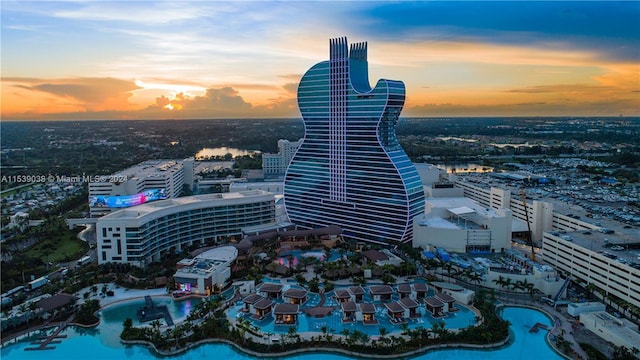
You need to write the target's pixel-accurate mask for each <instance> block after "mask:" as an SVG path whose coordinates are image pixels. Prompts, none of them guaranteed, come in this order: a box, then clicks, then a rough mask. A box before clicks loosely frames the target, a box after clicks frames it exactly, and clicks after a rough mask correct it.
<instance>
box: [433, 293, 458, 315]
mask: <svg viewBox="0 0 640 360" xmlns="http://www.w3.org/2000/svg"><path fill="white" fill-rule="evenodd" d="M436 298H438V300H440V301H442V302H443V303H445V304H446V305H447V306H446V307H445V311H447V312H454V311H458V308H456V307H455V302H456V299H454V298H453V296H451V295H449V294H447V293H444V292H441V293H437V294H436Z"/></svg>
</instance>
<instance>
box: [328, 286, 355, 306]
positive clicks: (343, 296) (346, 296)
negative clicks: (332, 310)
mask: <svg viewBox="0 0 640 360" xmlns="http://www.w3.org/2000/svg"><path fill="white" fill-rule="evenodd" d="M333 297H334V298H335V299H336V301H337V302H338V304H341V303H344V302H347V301H352V299H351V293H350V292H349V290H345V289H336V290H334V291H333Z"/></svg>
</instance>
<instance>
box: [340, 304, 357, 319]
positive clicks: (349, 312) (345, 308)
mask: <svg viewBox="0 0 640 360" xmlns="http://www.w3.org/2000/svg"><path fill="white" fill-rule="evenodd" d="M340 307H341V308H342V319H341V320H342V322H343V323H345V322H346V323H350V322H354V321H356V310H357V307H356V303H355V302H353V301H345V302H343V303H342V305H340Z"/></svg>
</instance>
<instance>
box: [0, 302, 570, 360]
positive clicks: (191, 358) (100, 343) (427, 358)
mask: <svg viewBox="0 0 640 360" xmlns="http://www.w3.org/2000/svg"><path fill="white" fill-rule="evenodd" d="M185 306H186V305H185ZM183 310H186V309H185V308H182V310H181V311H183ZM114 311H116V312H117V311H122V309H120V310H117V308H114V309H106V310H104V311H103V312H104V313H103V314H101V315H102V320H103V321H102V322H101V324H100V325H99V326H98V327H97V328H95V329H89V330H84V329H79V328H69V329H68V330H66V331H65V332H64V334H67V335H68V337H67V338H64V339H62V342H61V343H60V344H55V349H54V350H42V351H25V350H24V348H26V347H31V346H32V345H31V344H30V341H31V340H30V339H29V340H27V339H25V340H22V341H21V342H18V343H15V344H10V345H7V346H5V347H3V348H2V352H1V356H0V357H1V358H2V359H3V360H32V359H33V360H42V359H65V360H67V359H73V358H81V359H91V360H101V359H131V360H157V359H163V358H164V359H171V360H174V359H175V360H196V359H205V358H216V359H224V360H240V359H254V358H253V357H250V356H247V355H245V354H242V353H240V352H237V351H236V350H234V348H232V347H231V346H228V345H225V344H207V345H202V346H199V347H197V348H195V349H191V350H189V351H187V352H185V353H183V354H181V355H177V356H172V357H158V356H156V355H154V354H153V353H152V352H151V351H150V350H149V349H147V348H146V347H143V346H124V345H122V344H120V342H119V341H117V339H118V336H119V335H120V330H121V325H120V326H116V325H115V324H116V323H120V324H121V323H122V320H121V316H122V315H123V314H117V313H114ZM502 316H503V317H504V318H505V319H507V320H509V321H510V322H511V334H512V336H513V341H512V342H511V343H510V344H509V345H506V346H504V347H502V348H499V349H496V350H465V349H454V350H446V349H445V350H438V351H431V352H428V353H425V354H422V355H420V356H416V357H413V358H412V359H416V360H444V359H456V360H477V359H481V360H482V359H487V360H489V359H491V360H503V359H504V360H507V359H508V360H539V359H545V360H556V359H558V360H560V359H562V357H561V356H560V355H558V354H557V353H556V352H554V351H553V349H551V348H550V347H549V345H548V344H547V342H546V339H545V337H546V335H547V331H546V330H540V331H539V332H538V333H529V329H530V328H531V326H533V325H534V324H535V323H537V322H540V323H543V324H547V325H549V326H551V325H552V321H551V319H549V317H548V316H546V315H545V314H543V313H541V312H539V311H536V310H532V309H527V308H518V307H507V308H504V310H503V311H502ZM287 359H291V360H293V359H300V360H315V359H319V360H338V359H342V360H344V359H350V358H349V357H346V356H343V355H335V354H328V353H318V352H313V353H309V354H303V355H296V356H291V357H287Z"/></svg>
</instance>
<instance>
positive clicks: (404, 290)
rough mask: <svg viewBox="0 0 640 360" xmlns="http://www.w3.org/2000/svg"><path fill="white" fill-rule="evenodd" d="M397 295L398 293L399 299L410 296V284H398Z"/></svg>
mask: <svg viewBox="0 0 640 360" xmlns="http://www.w3.org/2000/svg"><path fill="white" fill-rule="evenodd" d="M398 295H400V299H403V298H409V297H411V286H410V285H409V284H398Z"/></svg>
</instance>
